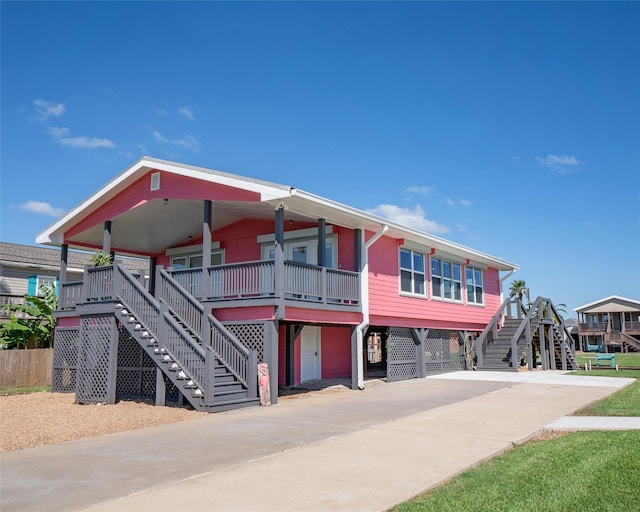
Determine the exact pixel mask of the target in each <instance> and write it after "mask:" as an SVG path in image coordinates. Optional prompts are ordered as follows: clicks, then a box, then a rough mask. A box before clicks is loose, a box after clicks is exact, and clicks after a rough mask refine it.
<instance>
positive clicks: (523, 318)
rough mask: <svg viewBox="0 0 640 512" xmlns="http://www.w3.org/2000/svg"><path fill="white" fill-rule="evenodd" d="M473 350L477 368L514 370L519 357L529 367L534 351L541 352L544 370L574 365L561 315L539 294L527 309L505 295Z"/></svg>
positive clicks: (569, 367) (571, 349) (575, 362)
mask: <svg viewBox="0 0 640 512" xmlns="http://www.w3.org/2000/svg"><path fill="white" fill-rule="evenodd" d="M514 308H515V311H514ZM543 340H544V342H543ZM475 352H476V357H477V369H478V370H491V371H518V366H519V365H520V364H521V362H522V361H526V364H527V367H528V369H533V368H535V367H536V366H537V365H536V360H535V358H534V354H540V355H541V359H542V368H543V369H545V370H547V369H553V370H555V369H562V370H575V369H577V368H578V365H577V361H576V358H575V350H574V348H573V346H572V343H571V337H570V336H569V334H568V332H567V331H566V329H565V327H564V322H563V321H562V317H561V316H560V315H559V314H558V313H557V311H556V310H555V307H554V306H553V303H552V302H551V301H550V300H549V299H544V298H542V297H538V298H537V299H536V301H535V302H534V303H533V305H532V306H531V307H530V308H529V309H528V310H525V308H524V307H523V306H522V304H521V302H520V301H514V300H512V299H507V300H506V301H505V302H504V303H503V304H502V305H501V307H500V309H499V310H498V311H497V313H496V315H495V316H494V317H493V319H492V320H491V322H490V323H489V324H488V325H487V327H486V328H485V329H484V331H483V332H482V333H481V334H480V336H479V337H478V339H477V340H476V342H475Z"/></svg>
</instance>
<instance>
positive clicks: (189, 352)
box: [114, 263, 207, 393]
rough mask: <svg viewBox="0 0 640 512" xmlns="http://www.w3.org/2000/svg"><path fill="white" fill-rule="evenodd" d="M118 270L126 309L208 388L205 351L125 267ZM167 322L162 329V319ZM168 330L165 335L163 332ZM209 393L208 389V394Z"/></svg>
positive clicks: (118, 266) (115, 287)
mask: <svg viewBox="0 0 640 512" xmlns="http://www.w3.org/2000/svg"><path fill="white" fill-rule="evenodd" d="M115 268H116V269H117V284H116V286H114V289H115V290H117V292H118V293H117V298H118V300H119V301H120V302H121V303H122V304H123V306H124V307H125V308H128V309H129V310H131V312H132V313H134V314H135V316H136V319H137V320H138V322H139V323H140V325H142V326H143V327H144V329H146V330H147V331H148V332H149V334H150V335H151V336H152V337H155V338H156V339H159V340H160V335H161V334H165V336H162V343H163V345H164V346H165V347H166V350H167V352H168V353H169V354H170V355H171V356H172V357H174V358H175V359H176V361H177V362H178V363H179V364H180V366H181V367H182V368H183V369H184V371H185V372H186V373H187V374H189V376H190V377H191V379H192V380H193V381H194V383H195V384H196V385H197V386H198V387H199V388H200V389H205V387H204V384H205V382H207V379H206V375H205V360H206V355H205V350H204V349H203V348H202V347H201V346H200V345H199V344H197V343H195V342H194V341H193V340H192V339H191V337H190V336H189V334H188V333H187V332H186V331H185V330H184V329H183V328H182V326H181V325H180V324H179V323H178V322H176V321H175V319H174V318H172V317H171V315H167V314H165V313H164V312H163V311H162V305H161V304H160V302H158V301H157V300H156V299H155V298H154V297H152V296H151V294H149V293H148V292H147V290H146V289H145V288H144V287H143V286H142V285H141V284H140V283H139V282H138V280H137V279H135V278H134V277H133V276H132V275H131V274H130V273H129V272H128V271H127V270H126V269H125V268H124V267H122V266H121V265H119V264H117V263H116V264H115ZM161 318H162V319H163V320H164V322H166V324H165V326H164V327H163V326H161V324H160V319H161ZM162 330H164V331H165V332H164V333H161V331H162ZM206 392H207V390H206V389H205V393H206Z"/></svg>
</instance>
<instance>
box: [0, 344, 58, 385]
mask: <svg viewBox="0 0 640 512" xmlns="http://www.w3.org/2000/svg"><path fill="white" fill-rule="evenodd" d="M52 365H53V349H52V348H36V349H28V350H0V389H12V388H30V387H37V386H50V385H51V368H52Z"/></svg>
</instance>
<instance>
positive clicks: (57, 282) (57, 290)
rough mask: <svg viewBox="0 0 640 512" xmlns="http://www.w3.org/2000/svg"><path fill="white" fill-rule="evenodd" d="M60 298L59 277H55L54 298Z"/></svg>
mask: <svg viewBox="0 0 640 512" xmlns="http://www.w3.org/2000/svg"><path fill="white" fill-rule="evenodd" d="M59 296H60V277H56V297H59Z"/></svg>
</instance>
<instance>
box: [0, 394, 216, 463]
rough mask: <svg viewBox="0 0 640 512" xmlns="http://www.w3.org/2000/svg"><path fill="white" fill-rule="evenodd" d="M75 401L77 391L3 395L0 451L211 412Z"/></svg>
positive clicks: (167, 421) (126, 402) (1, 400)
mask: <svg viewBox="0 0 640 512" xmlns="http://www.w3.org/2000/svg"><path fill="white" fill-rule="evenodd" d="M74 400H75V394H74V393H49V392H46V391H42V392H40V393H30V394H24V395H9V396H0V452H8V451H13V450H22V449H23V448H31V447H34V446H42V445H46V444H55V443H61V442H64V441H71V440H74V439H80V438H82V437H94V436H101V435H104V434H112V433H114V432H123V431H125V430H135V429H138V428H146V427H153V426H156V425H163V424H166V423H176V422H179V421H189V420H196V419H200V418H204V417H206V415H207V413H204V412H197V411H194V410H192V409H187V408H185V407H155V406H153V405H151V404H149V403H143V402H133V401H124V400H122V401H120V402H118V403H116V404H115V405H104V404H102V405H97V404H87V405H78V404H74V403H73V401H74Z"/></svg>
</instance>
